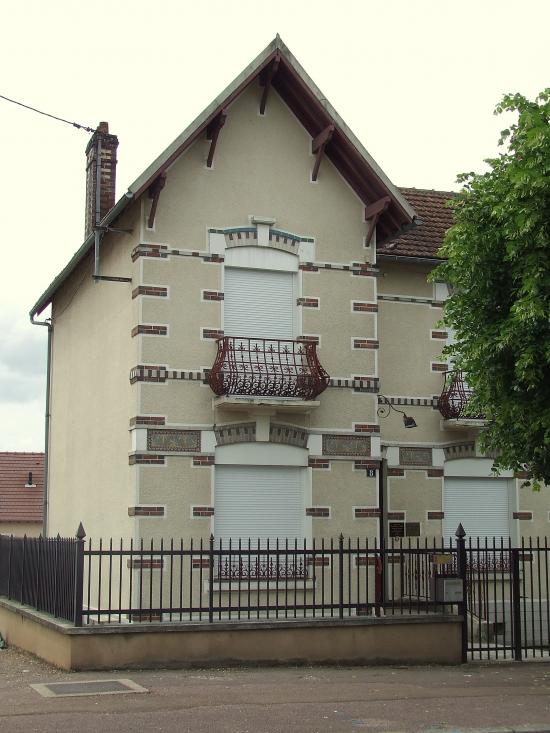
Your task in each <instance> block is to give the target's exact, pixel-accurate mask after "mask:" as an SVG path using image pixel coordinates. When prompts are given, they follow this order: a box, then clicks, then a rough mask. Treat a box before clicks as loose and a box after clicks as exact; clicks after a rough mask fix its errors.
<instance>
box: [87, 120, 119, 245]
mask: <svg viewBox="0 0 550 733" xmlns="http://www.w3.org/2000/svg"><path fill="white" fill-rule="evenodd" d="M117 148H118V138H117V136H116V135H110V134H109V123H108V122H100V123H99V126H98V128H97V130H96V131H95V132H94V134H93V135H92V137H91V139H90V142H89V143H88V145H87V146H86V218H85V231H84V238H85V239H86V238H87V237H88V235H89V234H90V233H91V232H92V231H93V228H94V225H95V223H96V215H97V214H96V203H97V202H96V191H97V172H98V171H97V156H98V150H100V151H101V153H100V170H99V191H100V196H99V217H98V221H100V220H101V219H103V217H104V216H105V214H106V213H107V212H108V211H109V209H112V208H113V206H114V205H115V183H116V163H117V160H116V151H117Z"/></svg>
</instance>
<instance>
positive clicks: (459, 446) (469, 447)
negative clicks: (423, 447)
mask: <svg viewBox="0 0 550 733" xmlns="http://www.w3.org/2000/svg"><path fill="white" fill-rule="evenodd" d="M443 452H444V453H445V460H446V461H452V460H453V459H454V458H475V455H476V444H475V443H474V442H473V441H471V442H468V443H454V444H453V445H446V446H445V447H444V448H443Z"/></svg>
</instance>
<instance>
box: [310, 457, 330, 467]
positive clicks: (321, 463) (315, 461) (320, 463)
mask: <svg viewBox="0 0 550 733" xmlns="http://www.w3.org/2000/svg"><path fill="white" fill-rule="evenodd" d="M307 465H308V466H309V467H310V468H325V469H326V468H330V461H327V460H325V459H324V458H309V459H308V463H307Z"/></svg>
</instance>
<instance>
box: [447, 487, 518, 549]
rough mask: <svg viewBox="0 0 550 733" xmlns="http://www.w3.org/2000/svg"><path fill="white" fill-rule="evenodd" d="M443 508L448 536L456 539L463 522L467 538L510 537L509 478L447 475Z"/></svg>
mask: <svg viewBox="0 0 550 733" xmlns="http://www.w3.org/2000/svg"><path fill="white" fill-rule="evenodd" d="M443 511H444V512H445V517H444V520H443V533H444V536H445V537H446V538H453V539H454V536H455V531H456V528H457V527H458V525H459V523H462V526H463V527H464V529H465V530H466V536H467V538H468V537H471V538H472V539H473V538H477V537H482V538H485V537H488V538H489V539H492V538H493V537H495V538H497V539H498V540H500V538H501V537H504V538H507V537H508V536H509V535H510V531H511V528H510V498H509V493H508V482H507V480H506V479H497V478H451V477H449V478H445V484H444V488H443Z"/></svg>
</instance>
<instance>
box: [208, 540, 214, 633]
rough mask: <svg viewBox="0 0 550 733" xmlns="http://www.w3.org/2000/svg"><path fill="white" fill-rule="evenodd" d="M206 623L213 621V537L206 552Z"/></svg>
mask: <svg viewBox="0 0 550 733" xmlns="http://www.w3.org/2000/svg"><path fill="white" fill-rule="evenodd" d="M208 621H209V623H213V621H214V535H213V534H211V535H210V549H209V552H208Z"/></svg>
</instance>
